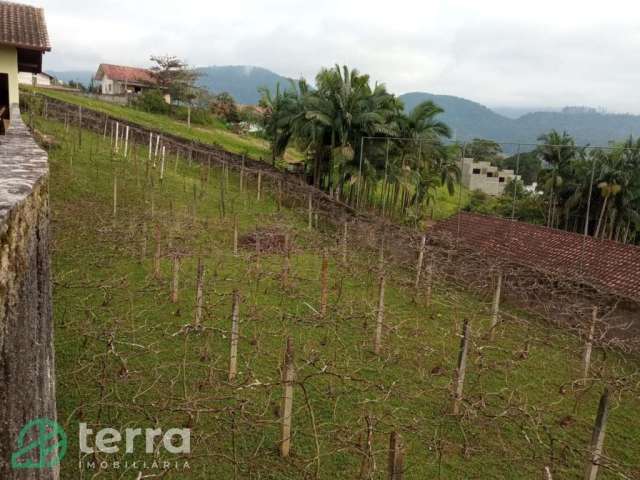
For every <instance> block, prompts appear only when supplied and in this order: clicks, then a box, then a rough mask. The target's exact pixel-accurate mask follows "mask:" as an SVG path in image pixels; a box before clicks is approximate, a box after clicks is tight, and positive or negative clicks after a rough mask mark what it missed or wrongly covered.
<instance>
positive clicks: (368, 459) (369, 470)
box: [360, 415, 376, 480]
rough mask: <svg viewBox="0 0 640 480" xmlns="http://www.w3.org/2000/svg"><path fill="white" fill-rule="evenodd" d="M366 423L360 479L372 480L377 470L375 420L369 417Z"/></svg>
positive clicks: (366, 418)
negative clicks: (374, 445)
mask: <svg viewBox="0 0 640 480" xmlns="http://www.w3.org/2000/svg"><path fill="white" fill-rule="evenodd" d="M365 421H366V422H367V433H366V437H365V441H364V445H363V446H362V447H363V448H362V449H363V457H362V464H361V465H360V479H361V480H370V479H371V478H372V477H373V474H374V472H375V469H376V464H375V457H374V456H373V418H372V417H371V416H370V415H367V416H366V417H365Z"/></svg>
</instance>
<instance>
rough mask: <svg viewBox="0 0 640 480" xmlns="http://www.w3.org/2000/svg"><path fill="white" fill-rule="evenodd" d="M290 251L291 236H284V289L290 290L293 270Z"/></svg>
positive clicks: (286, 234)
mask: <svg viewBox="0 0 640 480" xmlns="http://www.w3.org/2000/svg"><path fill="white" fill-rule="evenodd" d="M290 255H291V254H290V251H289V234H288V233H285V234H284V259H283V261H282V288H283V289H285V290H286V289H288V288H289V270H290V269H291V258H290Z"/></svg>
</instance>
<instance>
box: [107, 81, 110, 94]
mask: <svg viewBox="0 0 640 480" xmlns="http://www.w3.org/2000/svg"><path fill="white" fill-rule="evenodd" d="M107 92H109V93H111V84H110V83H107Z"/></svg>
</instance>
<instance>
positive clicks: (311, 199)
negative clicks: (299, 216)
mask: <svg viewBox="0 0 640 480" xmlns="http://www.w3.org/2000/svg"><path fill="white" fill-rule="evenodd" d="M308 217H309V218H308V225H307V229H308V230H312V229H313V197H312V196H311V192H309V205H308Z"/></svg>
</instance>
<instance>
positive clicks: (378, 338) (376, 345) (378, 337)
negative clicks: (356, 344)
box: [373, 274, 384, 355]
mask: <svg viewBox="0 0 640 480" xmlns="http://www.w3.org/2000/svg"><path fill="white" fill-rule="evenodd" d="M383 323H384V274H381V275H380V288H379V290H378V312H377V318H376V333H375V336H374V339H373V351H374V352H375V354H376V355H380V349H381V346H382V325H383Z"/></svg>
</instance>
